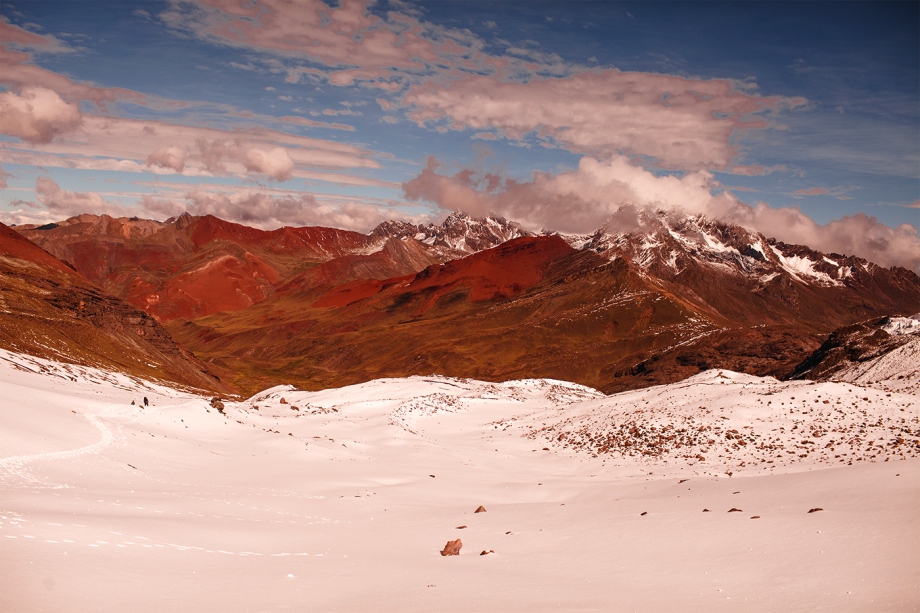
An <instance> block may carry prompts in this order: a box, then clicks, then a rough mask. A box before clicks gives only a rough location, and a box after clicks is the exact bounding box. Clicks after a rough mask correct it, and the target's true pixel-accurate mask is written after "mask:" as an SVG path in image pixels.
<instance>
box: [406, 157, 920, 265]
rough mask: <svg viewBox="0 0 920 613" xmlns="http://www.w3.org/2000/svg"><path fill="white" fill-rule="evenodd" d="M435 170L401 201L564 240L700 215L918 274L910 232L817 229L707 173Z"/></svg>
mask: <svg viewBox="0 0 920 613" xmlns="http://www.w3.org/2000/svg"><path fill="white" fill-rule="evenodd" d="M438 167H439V164H438V162H437V161H436V160H435V159H434V158H429V160H428V164H427V166H426V168H425V169H424V170H423V171H422V172H421V173H420V174H419V175H418V176H417V177H415V178H414V179H412V180H410V181H408V182H406V183H405V184H404V185H403V190H404V192H405V194H406V197H407V198H409V199H410V200H425V201H428V202H432V203H434V204H436V205H438V206H439V207H440V208H442V209H445V210H453V209H458V210H462V211H466V212H468V213H470V214H471V215H475V216H483V215H486V214H495V215H501V216H504V217H507V218H510V219H514V220H516V221H519V222H521V223H523V224H524V225H525V226H528V227H531V228H540V229H545V230H555V231H560V232H570V233H587V232H591V231H593V230H595V229H597V228H599V227H603V226H605V225H607V224H610V223H611V216H614V215H618V214H619V218H617V219H619V221H617V219H614V221H613V223H614V224H616V223H622V220H623V219H625V218H626V217H628V216H625V217H624V215H623V214H622V211H623V210H624V209H629V208H635V209H646V210H650V211H661V210H663V211H669V212H674V213H678V214H688V215H705V216H706V217H709V218H712V219H719V220H723V221H726V222H729V223H734V224H738V225H741V226H743V227H745V228H748V229H751V230H756V231H759V232H762V233H763V234H764V235H766V236H768V237H772V238H776V239H777V240H780V241H783V242H787V243H795V244H803V245H808V246H810V247H812V248H814V249H818V250H820V251H824V252H833V253H839V254H845V255H857V256H860V257H863V258H866V259H868V260H870V261H873V262H875V263H877V264H879V265H882V266H895V265H896V266H903V267H905V268H910V269H913V270H920V238H918V235H917V229H916V228H914V227H913V226H910V225H903V226H900V227H898V228H890V227H888V226H885V225H884V224H881V223H879V222H878V221H877V220H876V219H875V218H873V217H868V216H866V215H863V214H859V215H854V216H849V217H844V218H842V219H839V220H836V221H833V222H831V223H829V224H825V225H820V224H817V223H816V222H815V221H814V220H812V219H811V218H810V217H808V216H807V215H805V214H804V213H802V212H801V211H800V210H799V209H797V208H773V207H770V206H768V205H766V204H762V203H761V204H758V205H756V206H751V205H749V204H746V203H744V202H741V201H740V200H738V199H737V198H736V197H735V196H734V195H733V194H732V193H730V192H729V191H720V190H721V185H720V184H719V183H718V181H716V180H715V179H714V177H713V175H712V174H711V173H710V172H709V171H706V170H698V171H695V172H688V173H684V174H683V175H682V176H676V175H661V176H660V175H656V174H654V173H652V172H649V171H648V170H645V169H643V168H640V167H638V166H636V165H634V164H633V163H632V162H631V161H630V160H629V158H627V157H626V156H622V155H620V156H614V157H612V158H610V159H608V160H598V159H595V158H591V157H587V156H586V157H584V158H582V159H581V161H580V162H579V164H578V167H577V168H576V169H574V170H571V171H569V172H563V173H559V174H555V175H553V174H550V173H540V172H537V173H534V175H533V180H531V181H528V182H517V181H514V180H511V179H503V178H501V177H499V176H497V175H494V174H484V175H476V174H475V173H474V172H473V171H470V170H463V171H461V172H458V173H456V174H454V175H453V176H446V175H442V174H438V173H437V172H436V170H437V169H438Z"/></svg>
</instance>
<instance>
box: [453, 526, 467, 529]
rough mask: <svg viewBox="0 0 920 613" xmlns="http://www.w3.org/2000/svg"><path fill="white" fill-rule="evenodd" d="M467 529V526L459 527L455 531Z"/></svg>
mask: <svg viewBox="0 0 920 613" xmlns="http://www.w3.org/2000/svg"><path fill="white" fill-rule="evenodd" d="M465 528H466V526H457V527H456V528H455V529H456V530H464V529H465Z"/></svg>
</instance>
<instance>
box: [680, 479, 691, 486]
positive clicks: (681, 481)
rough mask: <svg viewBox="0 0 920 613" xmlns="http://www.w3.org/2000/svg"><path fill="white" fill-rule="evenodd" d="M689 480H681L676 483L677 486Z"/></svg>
mask: <svg viewBox="0 0 920 613" xmlns="http://www.w3.org/2000/svg"><path fill="white" fill-rule="evenodd" d="M689 480H690V479H681V480H680V481H678V482H677V484H678V485H680V484H681V483H683V482H684V481H689Z"/></svg>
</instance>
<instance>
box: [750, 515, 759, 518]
mask: <svg viewBox="0 0 920 613" xmlns="http://www.w3.org/2000/svg"><path fill="white" fill-rule="evenodd" d="M751 519H760V515H751Z"/></svg>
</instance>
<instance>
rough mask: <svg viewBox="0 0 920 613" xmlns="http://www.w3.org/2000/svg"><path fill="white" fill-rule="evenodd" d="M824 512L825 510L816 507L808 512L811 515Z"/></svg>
mask: <svg viewBox="0 0 920 613" xmlns="http://www.w3.org/2000/svg"><path fill="white" fill-rule="evenodd" d="M823 510H824V509H822V508H821V507H815V508H814V509H809V510H808V512H809V513H817V512H818V511H823Z"/></svg>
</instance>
